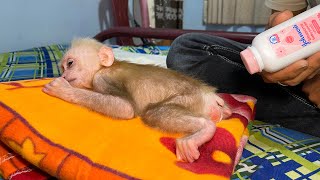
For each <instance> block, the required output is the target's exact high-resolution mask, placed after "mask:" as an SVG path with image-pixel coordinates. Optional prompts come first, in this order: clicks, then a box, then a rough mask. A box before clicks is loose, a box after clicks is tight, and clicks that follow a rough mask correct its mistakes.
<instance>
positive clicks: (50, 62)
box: [0, 45, 169, 82]
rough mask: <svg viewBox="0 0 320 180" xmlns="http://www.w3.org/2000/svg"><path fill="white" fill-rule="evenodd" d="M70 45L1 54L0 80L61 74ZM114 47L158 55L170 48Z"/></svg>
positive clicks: (164, 53)
mask: <svg viewBox="0 0 320 180" xmlns="http://www.w3.org/2000/svg"><path fill="white" fill-rule="evenodd" d="M68 47H69V46H68V45H51V46H46V47H39V48H32V49H28V50H24V51H15V52H8V53H2V54H0V82H6V81H15V80H22V79H38V78H45V77H58V76H60V75H61V70H60V69H59V62H60V59H61V58H62V56H63V54H64V53H65V51H66V50H67V48H68ZM112 48H114V49H115V48H119V49H121V50H124V51H128V52H134V53H142V54H157V55H167V54H168V50H169V47H168V46H145V47H132V46H112Z"/></svg>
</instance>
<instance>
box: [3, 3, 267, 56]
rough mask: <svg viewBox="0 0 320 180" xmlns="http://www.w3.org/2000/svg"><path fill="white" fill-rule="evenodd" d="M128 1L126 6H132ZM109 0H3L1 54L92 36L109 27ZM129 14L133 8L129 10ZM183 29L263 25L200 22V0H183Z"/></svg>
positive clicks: (252, 29)
mask: <svg viewBox="0 0 320 180" xmlns="http://www.w3.org/2000/svg"><path fill="white" fill-rule="evenodd" d="M132 1H133V0H129V9H130V10H131V9H132V7H133V6H132ZM111 14H112V8H111V2H110V0H25V1H23V0H2V1H1V6H0V22H1V26H0V53H1V52H9V51H16V50H23V49H27V48H31V47H38V46H45V45H50V44H57V43H69V42H70V41H71V40H72V39H73V38H74V37H80V36H90V37H92V36H94V35H95V34H97V33H98V32H100V31H101V30H102V29H106V28H109V27H111V26H112V24H113V23H112V15H111ZM131 14H132V10H131ZM183 23H184V24H183V27H184V29H208V30H223V31H240V32H241V31H244V32H261V31H262V30H263V29H264V28H263V27H248V26H219V25H210V26H206V25H204V24H203V0H184V22H183Z"/></svg>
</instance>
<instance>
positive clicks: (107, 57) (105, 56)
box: [98, 46, 114, 67]
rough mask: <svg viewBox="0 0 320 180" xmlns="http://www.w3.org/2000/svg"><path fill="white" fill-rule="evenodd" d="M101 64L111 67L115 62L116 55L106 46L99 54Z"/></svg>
mask: <svg viewBox="0 0 320 180" xmlns="http://www.w3.org/2000/svg"><path fill="white" fill-rule="evenodd" d="M98 56H99V58H100V63H101V65H103V66H106V67H109V66H111V65H112V64H113V62H114V55H113V52H112V49H111V48H109V47H106V46H102V47H101V48H100V50H99V52H98Z"/></svg>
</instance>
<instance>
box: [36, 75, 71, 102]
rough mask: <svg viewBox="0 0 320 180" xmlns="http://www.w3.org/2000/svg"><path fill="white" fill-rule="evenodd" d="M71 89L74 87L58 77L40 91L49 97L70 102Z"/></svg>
mask: <svg viewBox="0 0 320 180" xmlns="http://www.w3.org/2000/svg"><path fill="white" fill-rule="evenodd" d="M73 89H74V87H72V86H71V85H70V84H69V82H68V81H67V80H66V79H64V78H62V77H59V78H56V79H54V80H52V81H51V82H50V83H48V84H46V85H45V86H44V88H43V89H42V91H43V92H45V93H47V94H49V95H50V96H55V97H58V98H60V99H63V100H65V101H69V102H72V99H73V98H72V97H73V96H72V95H73Z"/></svg>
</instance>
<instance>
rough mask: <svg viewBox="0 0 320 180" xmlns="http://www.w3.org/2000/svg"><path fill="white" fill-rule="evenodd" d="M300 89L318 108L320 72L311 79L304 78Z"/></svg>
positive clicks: (319, 103) (319, 105)
mask: <svg viewBox="0 0 320 180" xmlns="http://www.w3.org/2000/svg"><path fill="white" fill-rule="evenodd" d="M302 91H303V92H304V93H306V95H307V96H308V98H309V100H310V101H311V102H313V103H314V104H315V105H317V107H318V108H319V109H320V73H318V74H317V75H316V76H314V77H313V78H312V79H309V80H306V81H305V82H304V84H303V86H302Z"/></svg>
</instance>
